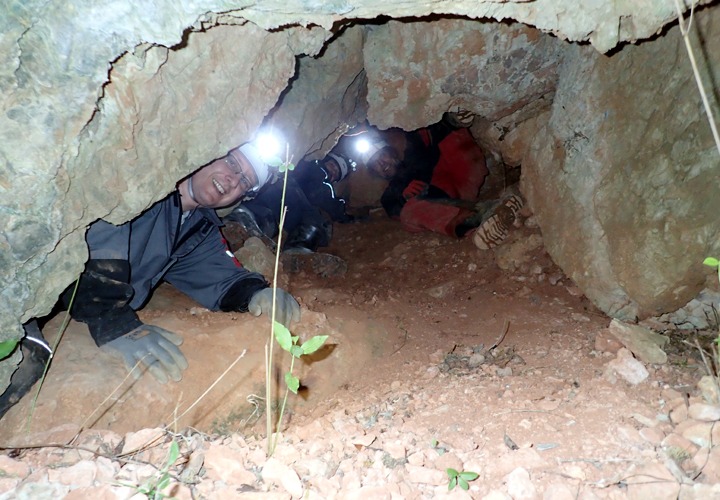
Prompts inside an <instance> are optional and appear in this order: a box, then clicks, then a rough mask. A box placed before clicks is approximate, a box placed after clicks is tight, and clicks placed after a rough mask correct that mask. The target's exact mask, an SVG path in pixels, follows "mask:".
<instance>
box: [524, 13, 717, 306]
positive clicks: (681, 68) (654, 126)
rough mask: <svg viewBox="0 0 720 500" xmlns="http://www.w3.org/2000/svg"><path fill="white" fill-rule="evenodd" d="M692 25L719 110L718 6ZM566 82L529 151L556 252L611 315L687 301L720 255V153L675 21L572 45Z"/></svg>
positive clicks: (532, 192)
mask: <svg viewBox="0 0 720 500" xmlns="http://www.w3.org/2000/svg"><path fill="white" fill-rule="evenodd" d="M695 23H696V24H695V26H696V29H697V30H698V31H697V32H699V33H701V34H702V38H703V43H702V44H701V43H700V42H699V40H698V39H697V38H696V37H693V39H694V47H695V51H696V57H698V58H699V60H700V61H701V62H702V63H703V64H701V66H702V67H703V68H712V70H713V73H712V75H710V74H707V73H706V72H705V71H703V77H704V80H705V87H706V88H708V89H713V88H714V89H715V90H714V91H711V95H710V96H709V97H710V99H711V101H712V103H713V108H714V114H715V116H716V117H717V116H719V113H718V111H719V108H718V101H717V86H716V85H714V84H715V82H717V81H720V52H718V51H717V50H710V49H709V48H710V47H718V46H720V11H718V10H717V9H711V10H709V11H705V12H701V13H699V14H698V15H696V17H695ZM697 32H696V33H697ZM703 47H704V48H705V49H703ZM558 81H559V83H558V89H557V92H556V96H555V99H554V101H553V104H552V111H551V114H550V117H549V120H548V121H547V124H546V125H545V126H544V128H543V129H542V131H541V132H540V133H538V134H537V135H536V136H535V138H534V140H533V143H532V145H531V147H530V149H529V150H528V151H527V154H526V155H525V157H524V161H523V175H524V180H523V186H524V192H525V193H526V194H527V196H528V198H529V199H530V203H531V205H532V207H533V210H534V211H535V213H536V215H537V218H538V221H539V223H540V226H541V228H542V230H543V236H544V239H545V243H546V246H547V249H548V251H549V252H550V254H551V256H552V257H553V259H554V260H555V261H556V262H557V263H558V265H560V266H561V267H562V268H563V269H564V270H565V272H566V273H568V274H569V275H570V277H572V279H573V280H575V282H576V283H577V284H578V285H579V286H580V288H582V289H583V291H584V292H585V293H586V295H587V296H588V297H589V298H590V299H591V300H593V301H594V302H595V303H596V304H597V305H598V306H599V307H600V308H601V309H602V310H603V311H605V312H607V313H608V314H610V315H612V316H615V317H618V318H623V319H634V318H636V317H645V316H649V315H658V314H660V313H663V312H668V311H671V310H674V309H677V308H679V307H681V306H683V305H685V304H686V303H687V302H688V301H690V300H691V299H693V298H694V297H695V296H696V295H697V294H698V293H699V292H700V290H702V288H703V284H704V282H705V279H706V278H707V277H709V276H710V277H712V276H711V274H712V273H711V270H710V269H709V268H707V267H705V266H703V265H702V261H703V259H704V258H705V257H707V256H708V255H718V254H720V240H719V239H718V234H720V219H719V218H718V217H717V214H718V213H720V197H718V193H720V180H719V179H718V175H717V168H718V164H719V163H720V162H719V161H718V151H717V149H716V148H715V144H714V142H713V139H712V135H711V131H710V127H709V124H708V120H707V115H706V113H705V110H704V108H703V105H702V102H701V98H700V95H699V93H698V91H697V86H696V84H695V81H694V79H693V75H692V70H691V67H690V62H689V59H688V56H687V53H686V50H685V47H684V44H683V41H682V39H681V36H680V33H679V29H678V28H677V27H675V28H672V29H670V30H668V32H667V33H666V34H665V35H664V36H662V37H659V38H658V39H657V40H655V41H653V42H647V43H642V44H640V45H638V46H629V47H625V48H624V49H623V50H622V51H620V52H618V53H617V54H614V55H613V56H612V57H608V56H603V55H599V54H597V53H596V52H595V51H593V50H589V48H588V47H581V46H569V47H568V51H567V54H566V56H565V60H564V63H563V65H562V67H561V68H560V70H559V80H558Z"/></svg>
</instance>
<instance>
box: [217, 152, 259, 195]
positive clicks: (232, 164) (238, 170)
mask: <svg viewBox="0 0 720 500" xmlns="http://www.w3.org/2000/svg"><path fill="white" fill-rule="evenodd" d="M223 160H224V161H225V164H226V165H227V166H228V168H229V169H230V171H231V172H232V173H233V174H235V175H237V176H238V179H239V180H240V184H241V185H242V187H243V188H244V189H245V191H249V190H251V189H252V188H253V187H254V185H253V183H252V182H251V181H250V179H249V178H248V176H247V175H245V172H244V171H243V169H242V165H240V163H239V162H238V161H237V159H235V157H234V156H233V155H231V154H229V155H227V156H226V157H225V158H224V159H223Z"/></svg>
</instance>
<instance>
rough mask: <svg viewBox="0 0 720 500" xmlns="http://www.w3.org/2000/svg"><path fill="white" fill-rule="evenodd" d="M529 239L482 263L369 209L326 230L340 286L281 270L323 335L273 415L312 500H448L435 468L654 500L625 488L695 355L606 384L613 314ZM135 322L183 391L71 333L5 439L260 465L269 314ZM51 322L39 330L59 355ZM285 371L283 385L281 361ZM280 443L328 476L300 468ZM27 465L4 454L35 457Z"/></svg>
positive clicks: (483, 479) (203, 313) (513, 494)
mask: <svg viewBox="0 0 720 500" xmlns="http://www.w3.org/2000/svg"><path fill="white" fill-rule="evenodd" d="M539 241H540V240H539V232H538V231H537V230H536V229H531V228H528V227H524V226H523V227H520V228H515V230H514V231H513V232H512V234H511V236H510V238H509V240H508V241H507V242H506V243H505V244H503V245H502V246H501V247H499V248H498V249H495V250H493V251H486V252H481V251H479V250H477V249H476V248H475V247H474V246H473V244H472V241H471V240H470V239H469V238H466V239H463V240H460V241H457V240H453V239H450V238H445V237H442V236H438V235H432V234H408V233H406V232H403V231H402V230H401V229H400V227H399V223H397V222H395V221H391V220H388V219H386V218H385V217H384V215H383V214H382V213H380V212H378V211H374V212H373V213H371V215H370V220H368V221H367V222H364V223H358V224H350V225H336V228H335V236H334V239H333V245H332V247H331V248H329V249H327V251H328V252H330V253H333V254H335V255H338V256H340V257H342V258H343V259H345V260H346V261H347V263H348V270H347V273H346V274H344V275H343V276H331V277H321V276H319V275H318V274H316V273H314V272H313V271H312V268H311V266H305V267H303V268H302V270H301V271H300V272H297V273H294V274H286V275H284V277H283V282H284V283H287V287H288V288H289V290H290V291H291V292H292V293H293V294H294V295H295V296H296V297H297V298H298V300H299V301H300V303H301V305H302V306H303V320H302V322H301V324H299V325H296V326H294V327H293V333H295V334H297V335H299V336H300V337H301V338H302V339H307V338H309V337H310V336H313V335H318V334H328V335H329V336H330V337H329V340H328V345H327V346H326V347H325V348H323V349H322V350H321V351H320V352H319V353H317V354H315V355H313V356H312V358H311V359H310V360H309V361H307V360H306V361H304V362H300V363H298V364H297V365H296V369H295V373H296V374H297V375H298V376H299V377H300V380H301V382H302V388H301V391H300V396H291V397H290V399H289V402H288V409H287V411H286V419H285V421H284V422H283V436H282V439H281V447H284V448H283V449H284V450H285V453H284V454H279V455H278V456H279V459H280V460H282V461H284V462H286V465H289V466H290V467H291V468H293V469H294V470H295V471H296V472H297V474H298V475H299V477H300V479H301V481H302V485H303V488H305V492H306V494H308V495H310V497H311V498H329V497H335V498H376V497H378V498H382V497H384V496H385V494H387V495H388V496H387V498H390V496H389V495H391V494H392V495H393V498H433V497H438V496H440V495H441V494H442V492H443V491H447V485H448V479H447V475H446V472H445V470H446V469H447V468H448V467H452V468H456V469H457V470H463V469H464V470H466V471H474V472H477V473H478V474H479V478H478V479H477V480H475V481H472V482H470V489H469V491H468V492H467V493H466V492H462V491H460V489H459V488H456V489H455V490H454V491H453V492H452V495H455V496H454V497H453V498H463V495H465V497H466V498H470V497H471V498H483V497H486V496H487V497H488V498H516V499H520V498H542V497H543V495H544V498H626V497H629V498H643V497H644V498H661V496H654V497H651V496H643V495H645V494H647V490H638V489H637V487H636V490H635V491H636V492H637V491H642V493H641V494H640V496H637V494H635V496H633V494H632V488H633V485H634V484H635V483H637V482H638V481H636V480H634V479H637V478H646V477H649V476H644V475H643V473H642V472H641V471H643V470H646V469H648V468H651V469H652V468H653V467H658V466H662V464H664V463H665V461H666V457H665V455H663V453H662V452H661V450H660V447H659V446H658V443H657V442H652V441H653V440H651V439H649V438H647V436H646V435H645V433H641V432H639V431H641V430H642V429H645V428H653V427H656V428H657V429H660V433H661V434H662V435H666V434H668V433H669V429H668V426H670V424H669V423H667V422H666V420H667V419H662V418H659V416H660V415H665V416H667V414H668V413H669V411H670V409H671V408H670V406H669V405H670V400H671V399H672V398H676V397H679V396H680V395H681V394H682V393H687V394H692V392H693V389H694V387H695V384H696V383H697V380H698V379H699V378H700V376H701V375H702V374H703V373H702V371H703V366H702V362H700V361H698V360H697V359H696V358H697V356H696V355H695V353H693V352H692V350H691V349H685V350H682V349H681V350H680V351H678V352H677V353H676V354H675V355H673V356H671V357H670V363H669V364H666V365H663V366H648V367H647V368H648V370H649V371H650V377H649V379H648V380H647V381H645V382H643V383H641V384H639V385H637V386H631V385H629V384H628V383H626V382H624V381H623V380H615V379H614V378H612V377H607V376H606V375H605V371H606V366H607V363H608V361H610V360H611V359H614V358H615V354H614V353H607V352H602V351H600V350H598V349H597V348H596V346H595V338H596V336H597V335H598V333H600V332H603V331H604V330H605V329H606V328H607V326H608V324H609V321H610V320H609V318H608V317H606V316H605V315H604V314H602V313H600V312H599V311H598V310H597V309H595V308H594V307H593V306H592V304H591V303H590V302H589V301H588V300H587V299H586V298H585V297H584V296H583V295H582V293H581V292H580V291H579V290H578V289H577V288H576V287H575V286H574V285H573V283H572V282H571V281H570V280H569V279H568V278H567V277H565V276H563V275H562V273H561V272H560V270H559V269H558V268H557V267H556V266H555V265H554V264H553V262H552V261H551V259H550V257H549V256H548V255H547V254H546V253H545V251H544V249H543V248H542V246H541V245H540V246H537V245H538V242H539ZM499 264H502V266H503V267H502V268H501V267H500V266H499ZM141 317H142V319H143V320H144V321H145V322H147V323H153V324H157V325H160V326H163V327H165V328H167V329H169V330H173V331H175V332H177V333H179V334H180V335H182V336H183V338H184V344H183V351H184V352H185V354H186V356H187V357H188V360H189V363H190V367H189V368H188V369H187V370H186V372H185V374H184V377H183V380H182V381H181V382H180V383H170V384H168V385H164V386H163V385H160V384H158V383H157V382H155V380H154V379H152V377H150V376H149V375H144V376H143V377H142V378H141V379H140V380H139V381H137V382H135V381H133V380H132V379H131V378H126V377H125V375H126V372H125V369H124V367H123V365H122V363H121V362H119V361H118V360H116V359H115V358H113V357H111V356H109V355H107V354H105V353H104V352H102V351H100V350H99V349H97V348H96V347H95V345H94V344H93V342H92V340H91V339H90V337H89V335H88V334H87V331H86V329H85V327H84V326H83V325H80V324H77V323H74V322H71V323H70V325H69V327H68V329H67V331H66V332H65V334H64V336H63V338H62V341H61V342H60V343H59V349H58V350H57V353H56V356H55V358H54V361H53V363H52V366H51V368H50V370H49V373H48V377H47V380H46V381H45V383H44V386H43V388H42V391H41V393H40V396H39V398H38V400H37V406H36V408H35V410H34V413H33V416H32V420H31V421H30V423H29V425H28V421H27V417H28V415H29V413H30V406H31V403H32V401H31V399H32V398H31V397H26V398H24V399H23V400H22V401H21V402H20V403H19V404H18V405H17V406H16V407H14V408H13V409H12V410H11V411H10V412H9V413H8V414H7V415H6V417H5V418H4V419H3V422H2V424H3V425H2V426H0V444H2V445H4V446H5V447H6V448H17V447H19V446H20V445H22V444H30V443H31V444H43V443H48V442H49V441H53V442H57V440H58V439H61V438H63V439H64V438H68V437H72V436H74V435H75V434H76V433H77V432H78V431H79V430H80V429H81V428H82V429H86V430H85V431H84V433H83V434H82V435H83V436H87V435H88V432H90V431H88V429H90V430H92V429H102V430H108V431H112V432H113V433H114V434H112V435H117V436H123V435H126V434H127V433H131V432H132V431H137V430H139V429H143V428H154V427H163V426H166V425H167V426H169V427H170V428H171V429H173V430H181V429H184V431H183V435H185V436H189V435H193V434H194V433H195V434H197V433H198V432H199V433H200V434H197V435H200V436H203V440H204V442H205V443H206V444H207V443H209V442H213V443H221V444H223V443H225V444H227V443H230V442H234V443H236V444H237V441H238V440H240V441H242V442H243V446H244V448H243V449H245V450H246V451H247V453H249V454H250V456H253V457H254V458H253V460H255V462H252V461H251V460H250V459H247V456H248V455H244V456H245V457H246V460H248V461H247V462H246V468H247V469H248V470H250V469H252V465H251V462H252V463H253V464H255V465H256V466H257V465H258V461H259V460H262V459H260V458H258V455H259V454H258V453H257V450H258V449H260V450H261V449H262V446H263V443H264V440H263V436H264V433H265V418H264V416H263V414H262V413H263V410H264V406H263V400H262V398H263V397H264V395H265V393H264V385H265V382H264V364H263V359H264V350H265V344H266V338H267V336H268V323H267V320H266V319H265V318H253V317H251V316H249V315H247V314H232V313H211V312H209V311H207V310H205V309H203V308H201V307H199V306H198V305H197V304H195V303H193V302H192V301H191V300H189V299H187V298H186V297H184V296H181V295H180V294H178V293H177V292H175V291H174V290H173V289H171V288H170V287H167V286H163V287H161V288H160V289H159V290H158V291H157V293H156V294H155V296H154V298H153V300H152V301H151V303H150V305H149V306H148V307H147V308H146V309H145V310H144V311H142V315H141ZM62 319H63V318H62V317H61V316H58V317H56V318H54V319H53V320H52V321H51V322H50V323H49V324H48V325H47V326H46V328H45V335H46V337H48V338H49V339H50V340H51V342H52V341H53V337H55V335H56V334H55V333H54V332H56V331H57V330H58V329H59V327H60V325H61V322H62ZM496 344H498V345H497V346H496V347H494V348H492V349H491V347H493V346H495V345H496ZM276 352H277V351H276ZM238 358H240V359H239V361H238ZM277 359H278V362H277V363H276V366H279V368H278V373H276V374H275V379H276V380H281V379H282V374H283V373H284V371H285V370H286V369H287V366H288V364H287V362H288V359H287V357H285V356H282V355H278V356H277ZM235 361H237V363H236V364H234V366H232V368H231V369H230V370H229V371H228V373H227V374H226V375H225V376H224V377H223V378H222V380H221V381H220V382H219V383H217V385H215V386H214V387H213V388H212V390H211V391H210V392H209V393H208V394H207V395H206V396H205V397H204V398H203V399H201V400H200V401H199V402H198V403H197V404H196V405H194V406H193V407H192V408H191V409H190V410H189V411H186V409H187V408H188V407H189V406H190V405H191V404H193V402H195V401H196V399H197V398H198V397H200V395H201V394H202V393H203V392H204V391H206V389H208V387H210V385H211V384H212V383H213V381H215V380H216V379H217V378H218V377H219V376H220V375H221V374H222V373H223V372H224V371H225V370H226V369H227V368H228V367H230V366H231V365H232V364H233V362H235ZM279 387H281V388H282V387H283V384H279ZM275 397H277V392H276V395H275ZM651 424H652V425H651ZM348 428H350V430H348ZM223 436H235V437H234V438H227V439H226V438H224V437H223ZM240 436H242V437H240ZM338 436H340V437H338ZM363 436H364V437H363ZM368 436H369V437H368ZM371 438H372V439H371ZM108 439H110V438H108ZM228 439H230V441H228ZM110 441H112V439H110ZM76 442H77V440H76ZM338 442H339V443H340V444H339V445H338V444H337V443H338ZM331 445H332V446H331ZM333 446H335V447H333ZM337 446H340V448H341V449H337ZM290 448H292V449H293V450H294V452H295V453H300V452H299V451H298V450H303V451H302V453H303V456H304V457H305V459H307V458H308V456H309V457H312V458H316V459H318V460H320V461H322V462H323V463H326V464H334V466H333V467H334V468H331V469H332V470H324V471H323V472H322V474H320V473H318V472H317V471H314V472H313V471H310V472H308V470H309V466H305V467H304V468H303V467H301V466H299V465H298V463H299V462H298V460H299V459H292V457H291V454H290V453H289V452H288V451H287V450H288V449H290ZM165 449H167V447H166V448H165ZM279 449H280V448H279ZM248 450H249V451H248ZM252 450H256V452H255V454H254V455H253V454H252V453H253V451H252ZM32 453H33V452H31V451H28V450H20V449H15V450H12V453H11V455H12V456H13V457H16V458H17V459H18V460H28V461H33V460H34V461H35V462H37V461H38V460H42V459H40V458H37V457H38V456H37V455H33V454H32ZM313 454H315V455H314V456H313ZM44 456H45V458H47V459H48V460H50V458H48V457H49V456H50V455H44ZM33 457H35V458H33ZM288 457H290V458H288ZM296 458H297V457H296ZM159 462H162V460H160V461H159ZM345 462H350V463H352V464H353V465H352V466H350V465H347V466H344V465H342V464H343V463H345ZM34 465H35V466H36V467H39V466H41V465H42V464H38V463H35V464H34ZM156 465H157V464H156ZM259 465H262V464H259ZM206 466H207V464H206ZM415 467H417V468H418V469H416V468H415ZM350 469H352V470H353V471H355V472H353V473H352V474H351V473H350ZM358 471H364V472H358ZM438 471H439V474H440V476H439V478H438V476H437V475H433V474H436V473H438ZM518 471H519V472H518ZM523 471H524V472H523ZM526 473H527V474H528V476H527V477H525V476H524V474H526ZM373 474H374V475H373ZM253 477H255V476H253ZM349 477H351V478H358V479H357V481H351V480H348V478H349ZM198 478H199V479H198V483H197V484H195V485H194V486H192V487H191V486H186V487H185V490H183V491H189V492H192V494H193V495H194V498H202V497H205V498H234V496H225V494H226V493H227V491H229V490H223V489H222V487H225V486H227V484H226V483H229V482H230V481H229V479H227V478H224V480H225V482H224V483H223V484H225V486H222V485H219V483H218V482H217V479H216V481H215V483H213V486H204V487H203V486H200V484H201V483H202V482H203V480H204V476H203V474H202V473H199V474H198ZM368 478H370V479H368ZM246 482H247V481H246ZM250 482H251V483H252V484H245V486H244V489H243V488H239V487H234V489H233V490H232V491H234V492H235V493H234V494H238V492H241V491H245V492H248V491H256V492H257V491H275V492H286V491H287V490H288V488H289V487H287V485H286V486H285V487H284V489H283V486H281V485H279V483H278V482H276V483H278V484H276V483H273V482H272V481H271V480H268V479H267V478H266V480H264V481H263V480H261V479H257V480H256V481H255V482H252V481H250ZM641 482H644V483H652V484H657V485H659V487H660V488H661V490H659V491H663V490H662V488H664V487H666V486H667V484H670V483H673V484H675V483H674V482H673V479H672V477H670V479H668V478H667V477H665V476H663V477H662V478H659V479H658V478H657V477H656V476H653V479H651V480H648V481H641ZM22 484H23V483H21V482H16V483H15V484H14V485H13V487H14V488H20V487H21V486H22ZM109 484H114V483H113V482H112V481H109ZM95 486H96V485H95ZM203 488H204V489H203ZM523 488H524V489H523ZM126 489H127V488H126ZM290 489H291V488H290ZM533 489H534V491H532V490H533ZM525 490H528V491H525ZM2 491H3V490H0V496H1V494H2ZM8 491H12V489H11V490H8ZM223 491H224V492H225V493H221V492H223ZM203 492H204V493H203ZM358 492H364V493H358ZM383 492H385V493H383ZM284 494H285V495H289V494H287V493H284ZM187 495H190V493H187ZM187 495H186V496H183V495H179V496H180V497H183V498H184V497H187V498H190V496H187ZM353 495H355V496H353ZM358 495H359V496H358ZM493 495H495V496H493ZM502 495H506V496H502ZM507 495H509V496H507ZM533 495H534V496H533ZM286 497H287V496H286ZM3 498H6V497H3ZM7 498H13V497H12V495H11V496H9V497H7ZM76 498H81V497H80V496H77V497H76ZM107 498H115V497H111V496H108V497H107ZM273 498H275V497H273ZM278 498H285V497H283V496H282V495H281V496H279V497H278ZM663 498H664V497H663Z"/></svg>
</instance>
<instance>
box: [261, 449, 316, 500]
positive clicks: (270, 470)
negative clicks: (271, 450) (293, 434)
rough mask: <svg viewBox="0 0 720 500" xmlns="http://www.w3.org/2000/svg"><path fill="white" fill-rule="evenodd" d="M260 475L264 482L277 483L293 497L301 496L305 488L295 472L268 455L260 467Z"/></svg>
mask: <svg viewBox="0 0 720 500" xmlns="http://www.w3.org/2000/svg"><path fill="white" fill-rule="evenodd" d="M261 476H262V479H263V481H265V482H275V483H279V484H280V485H281V486H282V487H283V488H285V490H286V491H287V492H288V493H290V494H291V495H292V496H293V497H295V498H302V496H303V492H304V491H305V488H304V487H303V484H302V481H300V477H298V475H297V473H296V472H295V471H294V470H293V469H292V468H290V467H288V466H287V465H285V464H284V463H282V462H280V461H279V460H278V459H277V458H275V457H270V458H268V459H267V461H266V462H265V465H264V466H263V468H262V472H261Z"/></svg>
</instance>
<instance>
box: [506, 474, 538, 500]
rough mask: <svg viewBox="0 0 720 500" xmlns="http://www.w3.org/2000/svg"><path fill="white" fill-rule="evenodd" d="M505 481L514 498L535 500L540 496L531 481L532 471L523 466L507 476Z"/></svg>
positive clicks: (515, 499)
mask: <svg viewBox="0 0 720 500" xmlns="http://www.w3.org/2000/svg"><path fill="white" fill-rule="evenodd" d="M505 483H506V484H507V489H508V494H509V495H510V496H511V497H512V498H513V500H534V499H536V498H537V496H538V494H537V490H536V489H535V485H533V483H532V481H530V473H529V472H528V471H527V470H526V469H524V468H523V467H518V468H517V469H515V470H513V471H512V472H511V473H510V474H508V475H507V476H505Z"/></svg>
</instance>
